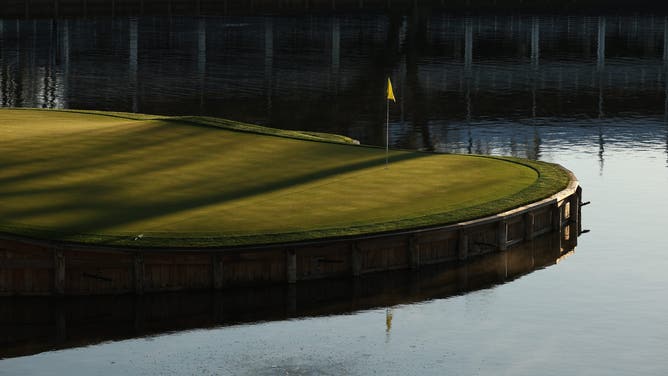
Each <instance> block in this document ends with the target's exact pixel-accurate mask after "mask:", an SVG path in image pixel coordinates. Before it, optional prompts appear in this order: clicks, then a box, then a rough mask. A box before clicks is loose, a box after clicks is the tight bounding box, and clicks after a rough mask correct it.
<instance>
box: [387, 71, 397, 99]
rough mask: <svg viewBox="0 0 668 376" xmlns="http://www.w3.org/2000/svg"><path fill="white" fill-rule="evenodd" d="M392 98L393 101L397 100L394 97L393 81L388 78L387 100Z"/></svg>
mask: <svg viewBox="0 0 668 376" xmlns="http://www.w3.org/2000/svg"><path fill="white" fill-rule="evenodd" d="M390 99H391V100H392V102H395V103H396V102H397V100H396V99H394V91H392V82H390V78H389V77H388V78H387V100H390Z"/></svg>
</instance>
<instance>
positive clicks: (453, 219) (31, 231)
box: [0, 108, 571, 248]
mask: <svg viewBox="0 0 668 376" xmlns="http://www.w3.org/2000/svg"><path fill="white" fill-rule="evenodd" d="M13 109H14V110H17V109H20V108H13ZM30 110H35V109H30ZM45 111H62V112H73V113H83V114H96V115H102V116H112V117H119V118H127V119H132V120H173V121H184V122H187V123H191V124H198V125H202V126H209V127H218V128H223V129H228V130H233V131H239V132H248V133H255V134H262V135H271V136H277V137H287V138H294V139H299V140H304V141H316V142H327V143H346V144H356V142H355V140H353V139H351V138H349V137H346V136H341V135H334V134H328V133H315V132H300V131H285V130H280V129H274V128H268V127H263V126H259V125H252V124H246V123H242V122H237V121H232V120H226V119H220V118H213V117H202V116H155V115H143V114H132V113H124V112H105V111H89V110H45ZM365 147H366V145H365ZM468 156H470V157H471V158H488V159H495V160H501V161H506V162H509V163H516V164H519V165H522V166H526V167H529V168H531V169H532V170H534V171H536V172H537V174H538V178H537V179H536V181H535V182H534V183H533V184H532V185H530V186H528V187H526V188H525V189H523V190H521V191H519V192H516V193H515V194H512V195H509V196H507V197H504V198H501V199H498V200H493V201H489V202H486V203H484V204H480V205H476V206H472V207H468V208H465V209H458V210H454V211H450V212H445V213H438V214H432V215H427V216H422V217H411V218H402V219H398V220H395V221H389V222H382V223H370V224H365V225H359V226H350V227H344V228H340V227H339V228H326V229H317V230H309V231H301V232H287V233H275V234H272V233H266V234H254V235H247V236H224V237H216V236H202V237H193V236H190V234H180V233H173V232H172V233H169V234H170V235H173V236H170V237H164V236H161V237H151V236H144V237H143V238H142V240H141V246H138V245H137V242H136V241H134V237H133V236H132V235H130V234H124V235H114V236H111V235H100V234H79V233H72V234H67V233H62V232H55V231H50V230H49V229H46V228H39V227H36V226H33V227H20V226H12V225H0V233H4V234H7V235H10V236H15V235H18V236H21V237H27V238H32V239H41V240H50V241H61V242H67V243H81V244H97V245H105V246H121V247H128V248H166V247H169V248H233V247H242V246H257V245H269V244H276V243H292V242H302V241H310V240H319V239H335V238H348V237H355V236H361V235H370V234H375V233H387V232H398V231H409V230H415V229H420V228H428V227H434V226H446V225H452V224H456V223H460V222H466V221H470V220H475V219H479V218H484V217H488V216H492V215H496V214H499V213H503V212H505V211H508V210H512V209H514V208H518V207H521V206H525V205H528V204H531V203H534V202H537V201H540V200H542V199H545V198H547V197H550V196H552V195H554V194H555V193H557V192H560V191H562V190H564V189H565V188H566V187H567V186H568V184H569V183H570V181H571V173H570V172H569V171H568V170H567V169H565V168H563V167H562V166H560V165H558V164H554V163H548V162H542V161H534V160H529V159H523V158H516V157H498V156H486V155H468ZM156 234H157V233H156Z"/></svg>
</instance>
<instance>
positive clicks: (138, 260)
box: [134, 252, 144, 295]
mask: <svg viewBox="0 0 668 376" xmlns="http://www.w3.org/2000/svg"><path fill="white" fill-rule="evenodd" d="M134 274H135V294H138V295H141V294H143V293H144V254H142V253H141V252H137V253H135V258H134Z"/></svg>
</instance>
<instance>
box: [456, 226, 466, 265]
mask: <svg viewBox="0 0 668 376" xmlns="http://www.w3.org/2000/svg"><path fill="white" fill-rule="evenodd" d="M457 256H458V257H459V259H460V260H466V259H467V258H468V257H469V236H468V235H467V234H466V233H465V232H464V230H459V243H458V247H457Z"/></svg>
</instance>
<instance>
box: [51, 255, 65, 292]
mask: <svg viewBox="0 0 668 376" xmlns="http://www.w3.org/2000/svg"><path fill="white" fill-rule="evenodd" d="M53 292H54V293H55V294H56V295H63V294H65V254H64V252H63V250H62V249H60V248H56V249H55V250H54V252H53Z"/></svg>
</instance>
